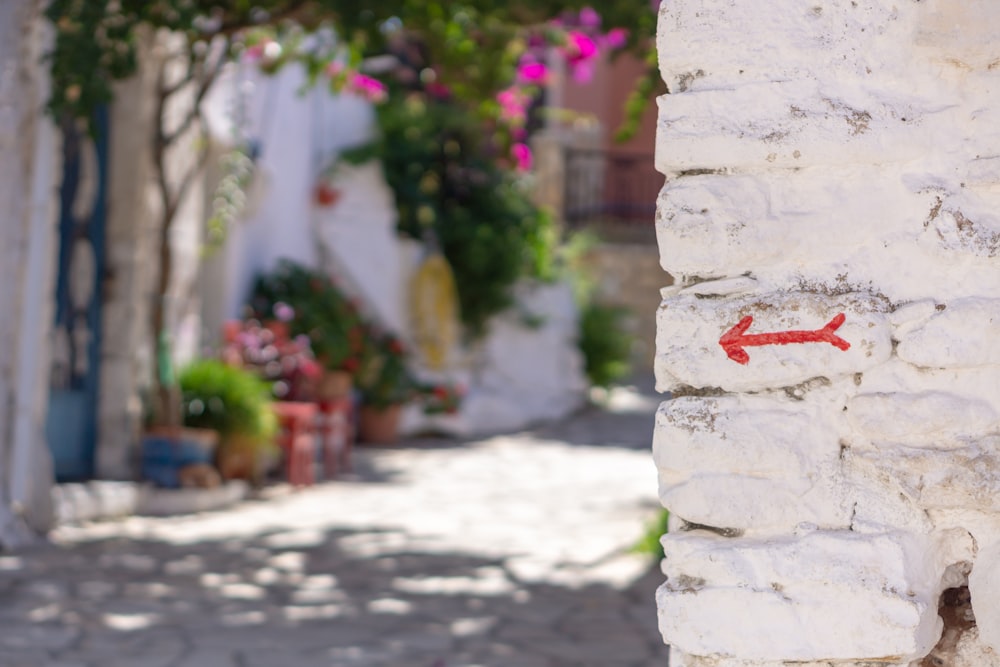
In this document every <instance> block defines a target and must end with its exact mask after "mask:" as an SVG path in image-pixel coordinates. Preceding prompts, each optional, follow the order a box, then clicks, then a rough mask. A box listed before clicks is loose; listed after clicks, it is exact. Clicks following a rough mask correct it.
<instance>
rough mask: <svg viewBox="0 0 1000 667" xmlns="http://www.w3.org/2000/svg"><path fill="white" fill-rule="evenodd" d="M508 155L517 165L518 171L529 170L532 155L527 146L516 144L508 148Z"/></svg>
mask: <svg viewBox="0 0 1000 667" xmlns="http://www.w3.org/2000/svg"><path fill="white" fill-rule="evenodd" d="M510 154H511V156H512V157H513V158H514V161H515V162H516V163H517V170H518V171H528V170H529V169H531V164H532V155H531V149H530V148H528V145H527V144H524V143H516V144H514V145H513V146H511V147H510Z"/></svg>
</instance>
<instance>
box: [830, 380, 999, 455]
mask: <svg viewBox="0 0 1000 667" xmlns="http://www.w3.org/2000/svg"><path fill="white" fill-rule="evenodd" d="M847 418H848V420H849V421H850V423H851V425H852V426H853V428H854V429H856V431H857V432H858V433H860V434H861V435H863V436H864V437H865V438H868V439H869V440H872V441H874V442H880V443H885V442H894V443H901V444H903V445H906V446H910V447H929V448H935V449H959V448H962V447H966V446H967V445H968V441H969V440H970V439H972V438H976V437H979V436H982V435H985V434H986V433H988V432H989V431H991V430H994V429H996V427H997V424H998V420H1000V414H998V413H997V410H996V409H995V408H994V406H992V405H990V404H989V403H988V402H986V401H984V400H981V399H977V398H975V397H973V396H963V395H959V394H954V393H950V392H945V391H927V392H920V393H907V392H902V391H901V392H886V393H871V394H860V395H858V396H855V397H853V398H851V399H850V400H849V401H848V403H847Z"/></svg>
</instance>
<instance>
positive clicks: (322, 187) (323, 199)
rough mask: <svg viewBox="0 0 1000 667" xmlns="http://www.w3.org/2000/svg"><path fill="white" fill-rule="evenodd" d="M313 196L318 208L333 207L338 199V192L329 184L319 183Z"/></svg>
mask: <svg viewBox="0 0 1000 667" xmlns="http://www.w3.org/2000/svg"><path fill="white" fill-rule="evenodd" d="M315 196H316V203H317V204H319V205H320V206H333V205H334V204H336V203H337V201H338V200H339V199H340V190H338V189H336V188H335V187H333V186H331V185H330V184H329V183H320V184H319V185H317V186H316V192H315Z"/></svg>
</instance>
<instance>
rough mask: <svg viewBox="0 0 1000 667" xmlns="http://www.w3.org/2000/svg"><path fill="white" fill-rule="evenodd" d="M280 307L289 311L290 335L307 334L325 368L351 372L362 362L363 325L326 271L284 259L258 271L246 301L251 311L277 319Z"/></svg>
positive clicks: (365, 351)
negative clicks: (275, 264) (269, 268)
mask: <svg viewBox="0 0 1000 667" xmlns="http://www.w3.org/2000/svg"><path fill="white" fill-rule="evenodd" d="M282 306H285V307H290V308H291V309H292V311H293V312H292V313H291V318H290V320H289V322H288V324H289V329H290V332H291V334H292V335H293V336H298V335H305V336H308V338H309V343H310V347H311V348H312V352H313V354H314V355H315V357H316V360H317V361H319V363H320V364H322V365H323V367H324V368H326V369H327V370H344V371H347V372H350V373H354V372H356V371H357V370H358V369H359V368H360V367H361V366H362V365H363V364H364V363H365V360H366V358H367V356H368V355H369V354H370V350H369V347H368V345H367V342H366V341H367V338H368V331H367V330H368V324H367V323H366V322H365V321H364V320H363V319H362V317H361V314H360V313H359V312H358V309H357V306H356V305H355V304H354V303H353V302H352V301H351V300H349V299H348V298H347V297H345V296H344V294H343V292H341V291H340V290H339V289H338V288H337V287H336V286H335V285H334V284H333V281H331V280H330V278H329V277H328V276H327V275H326V274H324V273H322V272H320V271H316V270H314V269H310V268H308V267H306V266H303V265H301V264H298V263H296V262H293V261H291V260H283V261H281V262H280V263H279V264H278V266H277V268H275V270H274V271H272V272H271V273H268V274H265V275H262V276H259V277H258V278H257V282H256V284H255V285H254V290H253V295H252V297H251V301H250V307H251V309H252V310H253V312H254V316H255V317H257V318H258V319H260V320H270V319H276V317H277V315H278V312H279V311H280V309H281V308H282Z"/></svg>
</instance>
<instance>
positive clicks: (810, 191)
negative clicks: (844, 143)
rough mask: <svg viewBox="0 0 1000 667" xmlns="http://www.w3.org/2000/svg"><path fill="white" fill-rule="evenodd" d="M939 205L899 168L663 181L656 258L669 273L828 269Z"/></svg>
mask: <svg viewBox="0 0 1000 667" xmlns="http://www.w3.org/2000/svg"><path fill="white" fill-rule="evenodd" d="M936 203H937V198H936V197H935V195H934V194H933V193H928V192H914V191H913V189H912V188H911V186H910V185H909V184H907V183H906V182H905V181H904V178H903V174H902V173H900V172H899V171H896V170H893V169H891V168H885V167H881V166H880V167H879V168H875V167H849V168H843V169H835V170H827V171H824V172H823V173H822V174H819V173H816V172H815V171H810V170H803V171H800V172H786V171H784V170H778V171H776V172H772V173H763V174H739V175H720V174H707V175H697V176H684V177H680V178H676V179H672V180H671V181H669V182H668V183H667V184H666V186H665V187H664V188H663V190H662V192H661V193H660V197H659V206H658V207H657V215H656V232H657V240H658V242H659V246H660V261H661V264H662V266H663V268H664V270H666V271H670V272H673V273H679V274H686V275H698V276H722V275H735V274H738V273H743V272H746V271H757V270H760V269H766V268H767V267H769V266H771V265H773V264H776V263H782V262H786V261H791V262H796V263H801V262H802V261H803V260H805V259H808V261H809V266H810V269H811V270H815V267H816V265H817V264H822V263H826V264H835V265H836V266H837V271H838V272H842V271H843V260H844V257H845V256H849V255H852V254H854V253H856V252H857V251H858V249H859V248H876V249H877V248H883V247H884V243H885V241H886V240H888V239H890V238H893V237H895V236H898V235H900V234H905V233H910V234H914V235H915V234H917V233H918V232H919V231H920V230H921V224H922V222H923V221H924V220H925V218H926V217H927V215H928V211H929V210H931V209H932V208H933V207H934V206H935V205H936Z"/></svg>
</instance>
